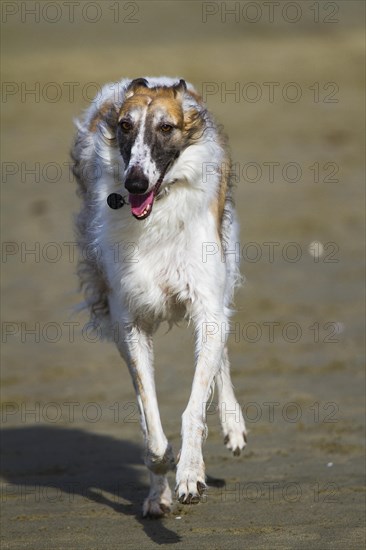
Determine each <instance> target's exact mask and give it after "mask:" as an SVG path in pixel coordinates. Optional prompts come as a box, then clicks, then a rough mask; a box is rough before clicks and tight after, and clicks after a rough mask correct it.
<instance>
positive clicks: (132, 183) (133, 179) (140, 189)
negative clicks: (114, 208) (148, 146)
mask: <svg viewBox="0 0 366 550" xmlns="http://www.w3.org/2000/svg"><path fill="white" fill-rule="evenodd" d="M125 187H126V189H127V191H129V193H132V194H134V195H141V194H143V193H145V192H146V191H147V189H148V187H149V180H148V179H147V177H146V176H145V174H144V173H143V171H142V170H141V168H139V167H138V166H136V167H134V168H132V169H131V170H130V172H129V173H128V176H127V178H126V181H125Z"/></svg>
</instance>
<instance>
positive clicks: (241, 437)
mask: <svg viewBox="0 0 366 550" xmlns="http://www.w3.org/2000/svg"><path fill="white" fill-rule="evenodd" d="M233 410H234V408H233ZM221 425H222V431H223V433H224V444H225V445H226V448H227V449H229V450H230V451H232V453H233V455H234V456H239V455H240V453H241V451H242V450H243V449H244V447H245V446H246V444H247V430H246V427H245V422H244V418H243V415H242V413H241V411H240V409H239V414H237V413H236V414H235V415H234V414H226V415H225V417H224V418H221Z"/></svg>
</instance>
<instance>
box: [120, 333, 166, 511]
mask: <svg viewBox="0 0 366 550" xmlns="http://www.w3.org/2000/svg"><path fill="white" fill-rule="evenodd" d="M121 332H122V334H121V335H119V337H118V338H116V343H117V346H118V349H119V351H120V353H121V355H122V357H123V358H124V359H125V361H126V363H127V365H128V368H129V371H130V373H131V377H132V381H133V385H134V388H135V391H136V396H137V402H138V405H139V410H140V419H141V426H142V431H143V434H144V439H145V447H146V454H145V464H146V466H147V467H148V468H149V470H150V481H151V488H150V493H149V495H148V497H147V498H146V500H145V502H144V506H143V515H144V516H161V515H163V514H164V513H165V512H166V511H168V510H169V509H170V506H171V491H170V488H169V484H168V480H167V478H166V476H165V474H166V472H167V471H168V470H172V469H174V468H175V460H174V456H173V452H172V448H171V446H170V445H169V443H168V440H167V438H166V436H165V434H164V432H163V428H162V425H161V420H160V414H159V409H158V402H157V397H156V390H155V381H154V370H153V348H152V337H151V334H149V332H147V331H145V330H143V329H142V328H141V327H139V326H137V325H129V326H125V327H123V330H122V331H121Z"/></svg>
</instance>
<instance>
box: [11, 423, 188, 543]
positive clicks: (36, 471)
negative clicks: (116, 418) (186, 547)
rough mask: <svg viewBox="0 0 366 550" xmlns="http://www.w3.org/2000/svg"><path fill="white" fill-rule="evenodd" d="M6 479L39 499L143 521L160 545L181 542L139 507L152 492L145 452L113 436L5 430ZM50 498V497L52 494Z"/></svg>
mask: <svg viewBox="0 0 366 550" xmlns="http://www.w3.org/2000/svg"><path fill="white" fill-rule="evenodd" d="M1 443H2V457H1V469H2V476H3V478H4V479H5V480H6V481H7V482H8V483H10V484H12V485H15V486H18V487H19V488H21V490H22V491H26V489H27V487H28V488H29V493H31V491H34V490H36V491H38V493H39V498H49V499H51V498H55V497H57V498H61V497H62V495H63V496H64V498H65V499H66V500H67V499H68V500H67V501H68V502H71V501H72V499H74V498H75V496H76V495H81V496H83V497H84V498H86V499H88V500H91V501H94V502H97V503H100V504H101V505H107V506H110V507H111V508H112V509H113V510H115V511H116V512H118V513H121V514H126V515H130V516H133V517H135V518H136V520H137V521H140V522H141V524H142V525H143V528H144V531H145V533H146V534H147V536H148V537H149V538H150V539H151V540H153V541H154V542H155V543H157V544H174V543H177V542H179V541H180V540H181V537H180V536H179V535H177V534H176V533H175V532H173V531H171V530H169V529H168V528H167V527H166V526H165V525H164V524H163V522H162V521H161V520H155V521H154V520H149V519H143V518H142V516H141V505H142V502H143V499H144V498H145V496H146V495H147V493H148V487H147V485H146V484H145V483H144V482H143V481H141V479H140V474H139V472H138V470H137V468H136V466H137V465H141V464H142V459H141V456H142V449H141V447H139V446H137V445H135V444H134V443H130V442H128V441H123V440H117V439H115V438H113V437H110V436H105V435H98V434H95V433H88V432H86V431H83V430H79V429H67V428H59V427H52V428H51V427H46V426H32V427H24V428H7V429H3V430H2V431H1ZM51 493H52V494H51Z"/></svg>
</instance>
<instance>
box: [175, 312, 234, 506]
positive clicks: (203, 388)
mask: <svg viewBox="0 0 366 550" xmlns="http://www.w3.org/2000/svg"><path fill="white" fill-rule="evenodd" d="M223 322H224V316H222V318H221V316H220V315H212V316H211V315H210V316H208V315H200V316H199V317H196V321H195V329H196V370H195V374H194V378H193V384H192V391H191V395H190V398H189V402H188V405H187V407H186V409H185V411H184V413H183V415H182V448H181V452H180V457H179V462H178V466H177V476H176V493H177V497H178V500H179V501H180V502H182V503H184V504H195V503H197V502H199V500H200V497H201V495H202V493H203V491H204V490H205V488H206V484H205V465H204V462H203V455H202V444H203V441H204V439H205V437H206V432H207V426H206V406H207V402H208V400H209V397H210V391H211V388H212V385H213V383H214V378H215V376H216V374H217V371H218V369H219V367H220V364H221V361H222V354H223V349H224V342H222V331H221V330H220V329H221V327H222V326H223V325H222V323H223Z"/></svg>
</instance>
